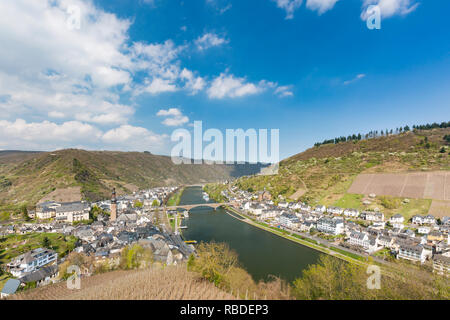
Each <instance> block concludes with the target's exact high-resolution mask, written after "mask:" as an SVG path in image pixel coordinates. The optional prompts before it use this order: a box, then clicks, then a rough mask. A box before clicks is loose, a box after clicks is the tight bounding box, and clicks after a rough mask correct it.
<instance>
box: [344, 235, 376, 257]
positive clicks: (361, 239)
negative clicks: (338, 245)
mask: <svg viewBox="0 0 450 320" xmlns="http://www.w3.org/2000/svg"><path fill="white" fill-rule="evenodd" d="M349 243H350V244H351V245H354V246H357V247H361V248H362V249H364V251H366V252H367V253H369V254H371V253H373V252H375V251H377V250H378V248H379V246H378V242H377V238H376V237H375V236H369V235H368V234H366V233H364V232H358V231H353V232H352V233H351V234H350V237H349Z"/></svg>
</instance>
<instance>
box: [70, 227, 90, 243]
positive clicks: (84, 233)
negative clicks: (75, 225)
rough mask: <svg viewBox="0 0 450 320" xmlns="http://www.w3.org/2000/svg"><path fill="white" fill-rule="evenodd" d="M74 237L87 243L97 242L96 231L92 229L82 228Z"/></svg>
mask: <svg viewBox="0 0 450 320" xmlns="http://www.w3.org/2000/svg"><path fill="white" fill-rule="evenodd" d="M74 236H75V237H77V238H80V239H81V240H83V241H86V242H91V241H94V240H95V235H94V231H93V230H92V229H91V228H90V227H82V228H79V229H77V230H75V231H74Z"/></svg>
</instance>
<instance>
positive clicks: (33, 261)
mask: <svg viewBox="0 0 450 320" xmlns="http://www.w3.org/2000/svg"><path fill="white" fill-rule="evenodd" d="M57 258H58V254H57V253H56V252H55V251H53V250H50V249H44V248H38V249H35V250H31V251H28V252H27V253H24V254H21V255H20V256H17V257H16V258H14V259H13V260H12V261H11V262H10V263H8V264H7V265H6V268H7V270H8V272H10V273H11V274H12V275H13V276H15V277H18V278H20V277H22V276H24V275H25V274H27V273H30V272H33V271H36V270H38V269H39V268H40V267H42V266H45V265H47V264H50V263H53V262H56V260H57Z"/></svg>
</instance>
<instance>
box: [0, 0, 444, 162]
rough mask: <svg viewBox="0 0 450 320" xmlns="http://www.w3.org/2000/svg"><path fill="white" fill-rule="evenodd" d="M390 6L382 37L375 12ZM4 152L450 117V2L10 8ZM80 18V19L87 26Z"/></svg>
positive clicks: (314, 0) (161, 149)
mask: <svg viewBox="0 0 450 320" xmlns="http://www.w3.org/2000/svg"><path fill="white" fill-rule="evenodd" d="M372 4H375V5H379V7H380V10H381V29H380V30H369V29H368V28H367V26H366V21H365V16H366V14H365V12H366V8H367V7H368V6H369V5H372ZM0 12H1V19H0V43H1V46H0V149H22V150H55V149H61V148H68V147H75V148H84V149H100V150H136V151H144V150H149V151H152V152H154V153H160V154H169V153H170V148H171V143H170V135H171V133H172V132H173V130H175V129H177V128H183V127H184V128H186V129H188V130H191V129H192V123H193V122H194V121H196V120H201V121H203V126H204V128H205V129H207V128H218V129H220V130H223V132H225V129H227V128H229V129H238V128H243V129H248V128H255V129H265V128H267V129H280V152H281V158H284V157H287V156H289V155H292V154H295V153H298V152H300V151H302V150H304V149H306V148H308V147H310V146H311V145H312V144H313V143H314V142H317V141H322V140H324V139H325V138H332V137H335V136H341V135H348V134H352V133H358V132H361V133H363V132H367V131H370V130H372V129H376V130H382V129H385V128H395V127H398V126H400V125H402V126H403V125H406V124H410V125H411V124H420V123H426V122H434V121H437V122H440V121H448V120H450V63H449V62H450V56H449V53H450V42H449V41H448V35H449V34H450V25H449V24H448V21H447V20H448V19H447V15H448V12H450V2H449V1H423V0H422V1H416V0H303V1H302V0H189V1H180V0H178V1H177V0H92V1H91V0H4V1H1V2H0ZM78 17H80V19H78Z"/></svg>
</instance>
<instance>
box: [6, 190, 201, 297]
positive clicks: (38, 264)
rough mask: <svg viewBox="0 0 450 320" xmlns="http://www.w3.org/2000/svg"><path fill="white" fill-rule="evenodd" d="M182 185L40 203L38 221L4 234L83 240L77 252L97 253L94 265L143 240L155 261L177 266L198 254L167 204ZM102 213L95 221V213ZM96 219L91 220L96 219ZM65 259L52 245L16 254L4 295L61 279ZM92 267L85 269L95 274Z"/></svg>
mask: <svg viewBox="0 0 450 320" xmlns="http://www.w3.org/2000/svg"><path fill="white" fill-rule="evenodd" d="M177 190H178V188H176V187H161V188H154V189H149V190H143V191H139V192H135V193H134V194H133V195H122V196H117V195H116V192H115V190H113V192H112V197H111V199H110V200H105V201H99V202H94V203H88V202H85V201H80V202H69V203H60V202H55V201H48V202H43V203H39V204H37V205H36V210H35V211H30V212H29V213H28V216H29V218H31V219H35V220H33V222H31V221H29V222H28V223H22V224H10V225H7V226H3V227H0V237H5V236H8V235H13V234H17V235H25V234H34V233H46V234H47V233H57V234H62V235H65V236H74V237H76V239H77V242H76V244H75V248H74V250H73V251H74V252H77V253H82V254H84V255H86V256H90V257H93V259H94V265H100V264H105V263H108V264H110V265H111V264H112V265H113V266H114V265H117V264H118V263H119V259H120V254H121V251H122V250H123V248H125V247H126V246H128V245H130V244H134V243H138V244H139V245H141V246H142V247H145V248H148V249H150V250H151V251H152V253H153V260H154V261H156V262H160V263H161V264H163V265H174V264H178V263H180V262H181V261H184V260H186V259H187V258H189V256H190V255H191V254H192V253H193V252H194V250H195V249H194V247H193V245H192V244H186V243H185V242H184V241H183V240H182V238H181V236H180V234H179V233H178V232H177V231H175V232H174V230H172V228H171V226H170V223H169V221H168V218H167V217H168V215H173V214H174V213H175V212H173V211H166V210H165V208H164V204H165V203H166V202H167V200H168V199H169V198H170V197H171V195H173V194H174V193H175V192H176V191H177ZM93 212H96V213H97V214H96V216H95V219H93V220H95V221H92V214H93ZM90 219H91V220H90ZM64 261H65V257H58V254H57V253H56V252H55V251H54V250H52V249H49V248H36V249H34V250H31V251H28V252H25V253H23V254H21V255H19V256H17V257H14V258H13V259H12V260H11V261H10V262H9V263H7V264H6V265H4V266H2V269H3V270H4V271H5V272H7V273H9V274H10V275H11V276H12V277H11V279H9V280H8V281H7V282H6V283H5V285H4V287H3V289H2V291H1V297H2V298H4V297H7V296H8V295H10V294H14V293H15V292H16V291H17V289H19V288H20V287H25V286H26V285H27V284H30V283H34V284H36V286H43V285H47V284H50V283H55V282H57V281H60V277H59V275H58V273H59V268H58V266H59V265H60V264H62V263H63V262H64ZM91 274H92V270H84V271H83V272H82V276H89V275H91Z"/></svg>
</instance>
